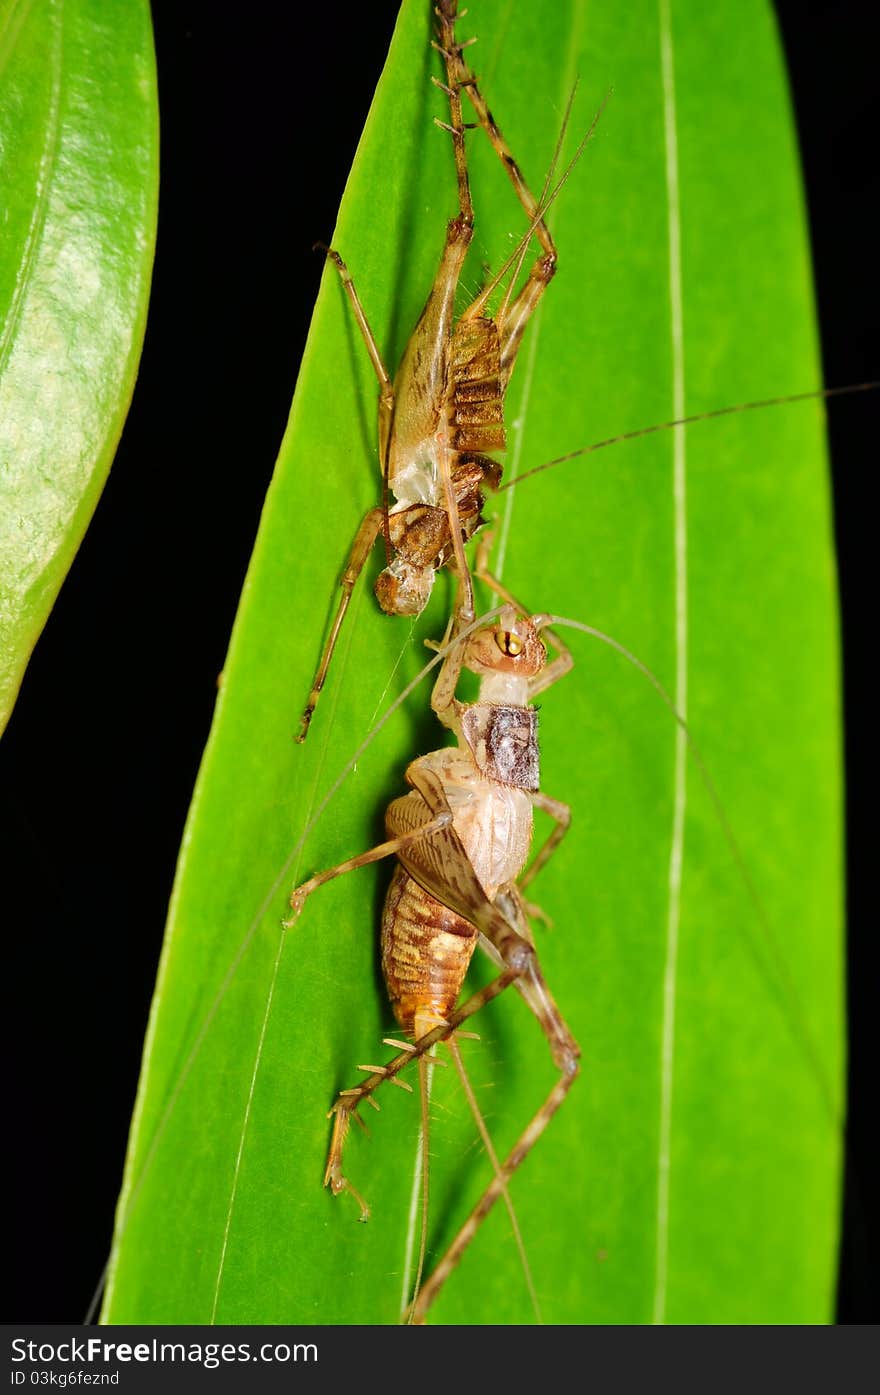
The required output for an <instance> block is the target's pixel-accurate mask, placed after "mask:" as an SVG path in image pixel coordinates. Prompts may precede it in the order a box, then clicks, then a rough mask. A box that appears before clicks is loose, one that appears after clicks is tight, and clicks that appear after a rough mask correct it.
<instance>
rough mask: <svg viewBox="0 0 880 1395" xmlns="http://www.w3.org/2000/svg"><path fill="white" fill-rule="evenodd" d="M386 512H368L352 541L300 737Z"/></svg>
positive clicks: (306, 729)
mask: <svg viewBox="0 0 880 1395" xmlns="http://www.w3.org/2000/svg"><path fill="white" fill-rule="evenodd" d="M384 516H385V511H384V509H382V508H381V507H380V508H376V509H370V512H369V513H368V514H367V515H366V517H365V518H364V521H363V523H362V524H361V526H360V527H359V528H358V530H357V533H356V534H355V539H354V542H353V544H352V548H351V553H350V554H349V558H348V562H347V563H346V566H345V571H344V572H343V573H342V580H341V582H340V587H341V590H342V595H341V596H340V598H339V605H338V607H337V609H336V615H335V617H334V620H333V624H332V625H331V627H330V633H329V635H328V636H327V639H326V642H325V644H324V649H323V652H322V654H321V658H320V661H319V663H318V668H317V671H316V673H315V677H314V679H313V680H312V688H311V692H310V693H309V700H308V702H307V703H306V706H305V711H304V712H303V714H302V719H301V721H300V724H299V731H298V732H297V734H296V740H297V741H300V742H302V741H305V739H306V737H307V736H308V732H309V726H310V724H311V720H312V714H313V713H314V711H315V708H316V707H317V705H318V699H319V697H320V696H321V690H322V688H323V687H324V683H325V681H326V678H327V670H328V669H329V667H330V660H331V659H332V658H333V651H334V650H335V648H336V641H337V640H338V638H339V631H340V630H341V628H342V622H343V620H344V619H345V612H346V611H347V610H348V605H349V601H350V600H351V593H352V591H353V590H354V587H355V583H356V581H357V579H358V577H359V576H360V574H361V572H362V571H363V567H364V563H365V562H366V560H367V557H368V556H369V554H370V550H371V548H372V546H373V544H374V542H375V541H376V538H377V536H378V534H379V529H380V528H381V527H382V522H383V519H384Z"/></svg>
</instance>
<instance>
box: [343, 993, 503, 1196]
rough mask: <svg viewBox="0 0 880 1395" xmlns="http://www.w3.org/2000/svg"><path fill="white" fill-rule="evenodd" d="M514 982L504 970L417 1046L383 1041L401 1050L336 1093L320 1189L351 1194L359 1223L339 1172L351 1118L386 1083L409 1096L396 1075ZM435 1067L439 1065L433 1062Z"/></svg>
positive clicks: (406, 1086) (367, 1068) (406, 1084)
mask: <svg viewBox="0 0 880 1395" xmlns="http://www.w3.org/2000/svg"><path fill="white" fill-rule="evenodd" d="M514 979H515V974H514V973H513V972H512V971H510V970H505V971H504V972H503V973H501V974H499V975H498V977H497V978H495V979H493V980H492V982H491V983H488V984H487V985H486V987H485V988H482V989H480V991H479V992H478V993H474V994H473V995H472V996H471V997H470V998H468V1000H467V1002H465V1003H463V1004H462V1006H461V1007H460V1008H456V1010H455V1012H453V1013H451V1014H450V1017H449V1020H448V1021H447V1022H444V1023H441V1024H440V1025H439V1026H437V1027H435V1028H434V1030H433V1031H431V1032H428V1033H426V1034H425V1036H422V1037H420V1038H419V1040H418V1041H417V1042H413V1043H409V1042H401V1041H395V1040H393V1039H391V1038H386V1039H385V1040H386V1044H387V1045H389V1046H394V1045H396V1046H399V1047H401V1048H402V1049H401V1050H400V1051H399V1053H398V1054H397V1055H396V1056H394V1057H393V1058H392V1059H391V1060H390V1061H389V1062H388V1064H387V1065H384V1066H370V1065H363V1066H359V1067H358V1069H359V1070H363V1071H369V1072H370V1074H369V1075H368V1077H367V1079H366V1080H363V1081H361V1083H360V1085H356V1086H354V1087H353V1088H352V1089H350V1090H341V1091H340V1092H339V1095H338V1096H337V1098H336V1101H335V1103H334V1105H333V1107H332V1109H331V1110H330V1115H331V1116H332V1117H333V1134H332V1137H331V1139H330V1151H329V1153H328V1156H327V1167H326V1170H325V1172H324V1186H325V1187H329V1188H330V1190H331V1191H332V1192H333V1195H334V1196H338V1195H339V1193H340V1192H343V1191H348V1192H351V1194H352V1196H353V1197H354V1198H355V1200H356V1201H357V1203H358V1205H359V1206H360V1208H361V1216H360V1219H361V1220H362V1221H365V1220H367V1219H368V1218H369V1214H370V1210H369V1206H368V1205H367V1203H366V1201H365V1200H364V1198H363V1197H362V1196H361V1195H360V1193H359V1192H358V1191H356V1190H355V1188H354V1187H353V1186H352V1184H351V1182H350V1181H349V1180H348V1178H347V1177H346V1175H345V1172H344V1169H343V1151H344V1148H345V1141H346V1138H347V1136H348V1131H349V1128H350V1126H351V1120H352V1118H356V1119H357V1120H358V1122H359V1123H362V1120H361V1119H360V1116H359V1115H358V1113H357V1110H358V1107H359V1106H360V1105H361V1104H362V1103H364V1102H365V1101H366V1102H367V1103H368V1104H371V1105H372V1106H373V1108H374V1109H378V1108H379V1105H378V1102H377V1101H376V1100H375V1099H374V1098H373V1096H374V1095H375V1092H376V1091H377V1090H378V1089H379V1086H380V1085H384V1084H386V1083H389V1084H396V1085H398V1086H400V1087H401V1088H402V1089H404V1090H407V1091H409V1092H411V1091H412V1086H411V1085H410V1084H409V1082H408V1081H405V1080H399V1079H398V1075H399V1073H400V1071H402V1070H403V1069H404V1067H405V1066H408V1065H410V1064H411V1063H412V1062H414V1061H418V1060H419V1059H420V1057H424V1056H426V1054H427V1053H428V1052H430V1050H431V1048H432V1047H433V1046H435V1045H436V1043H437V1042H438V1041H446V1040H447V1039H448V1038H449V1037H450V1036H451V1035H452V1033H453V1032H454V1031H455V1030H456V1028H457V1027H460V1026H461V1024H462V1023H463V1022H466V1021H467V1019H468V1018H469V1017H472V1016H473V1015H474V1013H476V1012H479V1011H480V1009H481V1008H482V1007H484V1006H485V1005H486V1003H488V1002H491V1000H492V999H493V998H496V997H497V996H498V994H499V993H503V991H504V989H505V988H507V987H508V986H509V985H510V984H511V983H512V982H513V981H514ZM428 1062H429V1064H430V1063H431V1058H430V1057H428ZM435 1064H439V1063H438V1062H435Z"/></svg>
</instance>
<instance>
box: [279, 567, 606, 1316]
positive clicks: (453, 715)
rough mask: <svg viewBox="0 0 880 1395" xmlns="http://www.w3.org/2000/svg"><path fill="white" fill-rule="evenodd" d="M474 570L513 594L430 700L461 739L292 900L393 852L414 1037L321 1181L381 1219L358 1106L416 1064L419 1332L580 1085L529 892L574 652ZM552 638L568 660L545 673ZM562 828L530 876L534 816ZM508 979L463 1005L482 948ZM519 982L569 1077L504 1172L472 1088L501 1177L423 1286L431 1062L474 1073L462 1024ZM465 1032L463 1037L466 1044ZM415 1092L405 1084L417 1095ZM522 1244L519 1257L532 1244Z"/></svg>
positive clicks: (466, 644) (372, 1080) (338, 1108)
mask: <svg viewBox="0 0 880 1395" xmlns="http://www.w3.org/2000/svg"><path fill="white" fill-rule="evenodd" d="M478 575H480V576H481V578H482V579H484V580H487V581H488V583H489V584H490V585H491V586H493V588H494V589H495V590H496V591H497V592H498V593H499V594H500V595H501V596H502V598H503V599H504V601H505V605H504V606H503V608H502V609H501V612H500V614H499V615H498V618H497V619H496V620H494V621H492V622H490V623H482V622H479V623H477V624H476V625H472V626H471V627H470V629H469V630H468V629H466V630H464V631H463V632H461V633H460V634H459V636H458V638H457V640H456V641H455V642H454V643H453V644H452V647H451V648H450V650H449V652H448V653H447V655H446V658H445V660H444V662H443V666H442V668H441V670H440V674H439V677H438V678H437V681H436V683H435V686H434V690H433V694H432V698H431V705H432V707H433V709H434V712H435V714H436V715H437V717H438V718H439V719H440V721H441V722H442V723H443V725H444V726H445V727H447V728H448V729H449V730H450V731H451V732H452V733H453V734H454V736H455V738H456V742H457V744H456V745H455V746H451V747H446V748H444V749H442V750H438V751H433V752H431V753H430V754H429V755H425V756H420V757H419V758H418V759H416V760H414V761H412V762H411V763H410V765H408V766H407V769H406V772H405V778H406V781H407V783H408V784H409V785H410V786H411V787H412V788H411V791H410V793H409V794H407V795H404V796H403V797H402V798H400V799H396V800H394V802H393V803H392V804H391V805H390V806H389V808H388V810H387V812H386V816H385V826H386V831H387V833H388V841H387V842H384V843H381V844H380V845H379V846H378V847H375V848H371V849H370V850H369V851H368V852H364V853H361V854H360V855H359V856H357V857H353V858H351V859H350V860H349V861H347V862H343V863H340V864H339V865H338V866H337V867H333V868H331V869H330V870H329V871H326V872H322V873H320V874H318V875H317V876H314V877H312V878H311V879H310V880H309V881H306V882H304V883H303V884H302V885H301V886H299V887H297V889H296V890H295V891H294V892H293V894H292V896H291V906H292V907H293V916H292V918H291V920H290V921H288V922H287V924H288V925H292V924H293V923H294V921H295V920H296V919H297V918H298V916H299V915H300V913H301V911H302V909H303V906H304V904H305V901H306V898H307V897H308V896H309V895H310V894H311V893H312V892H313V891H315V890H316V889H317V888H318V887H319V886H321V885H323V884H324V883H325V882H327V881H330V880H331V879H332V878H334V877H337V876H340V875H341V874H342V873H343V872H349V871H353V870H355V869H356V868H358V867H364V866H367V865H368V864H369V863H372V862H375V861H377V860H378V859H379V858H384V857H396V858H397V862H398V866H397V869H396V871H395V873H394V876H393V878H392V880H391V885H390V887H389V889H388V894H387V897H386V900H385V909H384V913H383V917H382V969H383V973H384V976H385V983H386V986H387V989H388V994H389V997H390V999H391V1003H392V1006H393V1009H394V1014H395V1017H396V1019H397V1022H398V1023H399V1025H400V1027H401V1029H402V1030H403V1032H404V1033H405V1034H406V1035H407V1037H409V1038H411V1039H412V1041H411V1042H409V1041H407V1042H393V1041H390V1040H389V1041H388V1044H389V1045H397V1046H398V1047H399V1048H400V1049H399V1052H398V1054H397V1055H396V1056H395V1057H394V1059H393V1060H392V1061H390V1062H389V1063H388V1065H387V1066H371V1065H365V1066H361V1067H359V1069H361V1070H365V1071H367V1072H368V1078H367V1080H366V1081H364V1083H363V1084H361V1085H359V1086H357V1087H355V1088H353V1089H349V1090H343V1091H342V1093H341V1094H340V1095H339V1098H338V1099H337V1101H336V1103H335V1105H334V1106H333V1110H332V1113H333V1115H334V1125H333V1135H332V1141H331V1144H330V1154H329V1158H328V1161H327V1170H326V1175H325V1179H324V1180H325V1184H326V1185H327V1186H329V1187H330V1188H331V1189H332V1191H333V1192H334V1194H337V1195H338V1194H339V1193H340V1192H343V1191H349V1192H351V1193H352V1195H353V1196H354V1197H355V1198H356V1200H357V1201H358V1203H359V1205H360V1208H361V1218H362V1219H364V1220H366V1218H367V1216H368V1214H369V1209H368V1206H367V1203H366V1202H365V1201H364V1200H363V1198H362V1197H361V1196H360V1195H359V1193H358V1192H357V1190H356V1189H355V1187H354V1186H353V1184H352V1183H351V1182H350V1181H349V1179H348V1177H347V1176H346V1175H345V1172H344V1171H343V1147H344V1143H345V1138H346V1134H347V1132H348V1128H349V1124H350V1122H351V1119H352V1117H353V1116H354V1115H355V1114H356V1111H357V1109H358V1106H359V1105H360V1104H361V1103H362V1102H364V1101H367V1102H369V1103H370V1104H374V1105H375V1101H374V1099H373V1095H374V1093H375V1091H376V1090H377V1089H378V1087H379V1086H380V1085H381V1084H383V1083H384V1082H386V1081H390V1082H392V1083H397V1084H399V1083H401V1082H400V1081H399V1080H398V1074H399V1072H400V1071H401V1070H402V1069H403V1068H404V1067H405V1066H407V1065H409V1064H410V1063H411V1062H413V1061H416V1060H417V1061H418V1063H419V1070H420V1087H421V1098H422V1150H423V1158H422V1179H423V1185H424V1192H423V1215H422V1249H421V1257H420V1262H419V1268H418V1275H417V1278H416V1282H415V1294H414V1297H413V1301H412V1304H411V1308H410V1318H411V1320H412V1321H415V1322H420V1321H422V1320H423V1319H424V1316H425V1313H426V1312H427V1310H428V1308H429V1306H430V1304H431V1303H432V1302H433V1300H434V1298H435V1297H436V1295H437V1293H438V1292H439V1290H440V1287H441V1285H442V1284H443V1283H444V1281H445V1280H446V1278H447V1277H448V1275H449V1273H450V1272H451V1271H452V1269H453V1268H454V1267H455V1265H456V1264H457V1263H458V1261H459V1259H460V1258H461V1255H462V1253H463V1251H464V1250H465V1248H466V1247H467V1245H468V1244H469V1242H470V1241H471V1239H472V1238H473V1236H474V1235H475V1233H476V1231H477V1229H478V1227H479V1225H480V1223H481V1221H482V1220H483V1218H484V1217H485V1216H486V1215H487V1213H488V1212H489V1210H490V1208H491V1207H492V1205H493V1204H494V1203H495V1201H497V1200H498V1198H499V1197H500V1196H504V1197H505V1200H506V1202H507V1205H508V1209H509V1210H510V1211H511V1218H512V1220H513V1223H514V1229H515V1234H516V1235H517V1240H518V1242H519V1235H518V1231H517V1228H516V1221H515V1217H514V1216H513V1211H512V1205H511V1203H510V1200H509V1197H508V1195H507V1181H508V1179H509V1178H510V1176H511V1175H512V1174H513V1172H514V1171H515V1170H516V1169H517V1168H518V1167H519V1165H520V1163H521V1162H522V1161H523V1159H524V1158H525V1156H526V1154H527V1153H528V1152H529V1150H530V1149H531V1148H532V1146H533V1145H534V1143H535V1142H536V1141H537V1139H538V1138H539V1137H540V1135H541V1133H542V1132H543V1130H544V1129H545V1128H546V1126H547V1124H548V1123H549V1121H550V1119H551V1118H552V1116H553V1115H554V1114H555V1113H556V1110H557V1109H558V1108H559V1106H560V1105H561V1104H562V1101H563V1100H564V1098H565V1096H566V1094H567V1093H568V1090H569V1088H570V1087H571V1084H572V1082H573V1080H574V1078H575V1075H576V1074H577V1070H578V1057H579V1055H580V1052H579V1049H578V1046H577V1043H576V1042H575V1040H574V1038H573V1037H572V1035H571V1033H570V1031H569V1029H568V1027H567V1026H566V1024H565V1022H564V1021H563V1019H562V1016H561V1014H560V1013H559V1010H558V1008H557V1007H556V1004H555V1003H554V1001H553V998H552V996H551V994H550V991H549V989H548V987H547V984H546V982H545V980H544V977H543V975H542V973H541V968H540V965H539V962H538V956H537V952H536V950H535V946H534V941H533V938H532V934H531V930H530V927H529V922H528V913H529V912H532V913H533V914H534V913H535V908H533V907H531V906H530V905H529V904H528V903H527V902H526V901H525V900H524V898H523V890H524V888H525V887H526V886H527V885H528V884H529V882H531V881H532V879H533V878H534V877H535V876H536V875H537V873H538V872H539V871H540V869H541V868H542V867H543V866H544V865H545V863H546V862H547V860H548V858H549V857H550V856H551V855H552V853H553V852H554V850H555V848H556V847H557V845H558V844H559V842H560V840H561V839H562V837H563V836H564V834H565V832H566V830H567V828H568V825H569V809H568V806H567V805H566V804H563V803H561V802H560V801H559V800H557V799H551V798H550V797H549V796H548V795H545V794H543V793H542V792H541V790H540V788H539V753H538V739H537V712H536V709H535V707H534V706H533V705H532V704H533V699H534V698H535V696H536V695H537V694H538V693H540V692H542V691H543V690H544V689H545V688H548V687H549V686H550V685H551V684H552V683H554V682H555V681H556V680H557V679H558V678H560V677H562V676H563V675H564V674H565V673H567V672H568V671H569V669H570V668H571V656H570V654H569V651H568V649H567V648H566V647H565V646H564V645H563V644H562V642H561V641H560V640H559V639H558V637H557V636H556V635H555V634H553V633H552V632H551V631H549V630H548V629H547V625H548V623H549V616H546V615H537V616H533V617H529V616H528V615H527V614H524V613H523V612H522V610H521V608H519V607H517V606H516V605H515V603H514V601H513V597H511V596H509V594H508V593H507V592H506V591H504V589H503V588H502V587H501V586H500V584H499V583H497V582H495V581H494V579H492V578H490V577H488V576H487V574H486V573H485V572H484V571H483V570H482V568H480V570H479V572H478ZM542 632H543V633H544V634H545V635H547V636H548V638H549V639H550V640H551V642H552V644H553V647H554V648H555V650H556V655H555V657H554V658H553V659H552V661H551V662H549V663H548V662H547V650H546V649H545V646H544V643H543V641H542V638H541V635H542ZM463 668H465V669H469V670H470V671H471V672H472V673H475V674H477V675H478V676H479V678H480V691H479V698H478V700H477V701H476V702H473V703H464V702H461V701H459V700H458V699H457V698H456V696H455V691H456V686H457V684H458V679H459V676H460V674H461V671H462V669H463ZM536 808H538V809H542V810H543V811H544V812H545V813H546V814H548V815H549V816H550V817H551V818H552V819H553V820H554V823H555V827H554V829H553V831H552V832H551V833H550V835H549V837H548V838H547V840H546V842H545V843H544V844H543V846H542V847H541V849H540V850H539V852H538V853H537V855H536V856H535V858H534V859H533V860H532V862H531V864H530V865H529V867H528V868H527V870H525V871H524V870H523V869H524V868H525V866H526V861H527V859H528V855H529V849H530V846H531V841H532V817H533V811H534V810H535V809H536ZM478 942H479V943H480V944H481V945H482V946H483V948H484V949H485V950H486V951H487V952H488V953H489V954H490V955H491V957H492V958H493V959H494V960H495V962H496V963H497V964H498V965H499V967H500V970H501V972H500V973H499V974H498V976H497V977H496V978H495V979H494V980H492V981H491V982H490V983H489V984H488V985H487V986H486V987H484V988H483V989H481V990H479V991H478V992H475V993H474V994H473V995H472V996H471V997H470V998H468V999H467V1000H466V1001H465V1002H464V1003H463V1004H462V1005H461V1006H457V1002H458V997H459V994H460V992H461V988H462V985H463V982H464V978H465V974H466V972H467V969H468V965H469V963H470V960H471V956H472V955H473V952H474V949H475V948H476V945H477V943H478ZM510 984H515V985H516V987H517V988H518V989H519V991H520V993H521V994H522V996H523V998H524V999H525V1001H526V1003H527V1004H528V1006H529V1008H530V1009H531V1011H532V1012H533V1013H534V1015H535V1017H536V1018H537V1020H538V1022H539V1024H540V1026H541V1028H542V1030H543V1032H544V1035H545V1036H546V1038H547V1042H548V1045H549V1047H550V1050H551V1053H552V1055H553V1060H554V1062H555V1064H556V1066H557V1067H558V1069H559V1073H560V1074H559V1079H558V1081H557V1083H556V1084H555V1085H554V1086H553V1088H552V1089H551V1091H550V1093H549V1095H548V1096H547V1098H546V1100H545V1102H544V1104H543V1105H542V1107H541V1108H540V1109H539V1111H538V1113H537V1114H536V1115H535V1117H534V1118H533V1119H532V1120H531V1122H530V1123H529V1125H528V1127H527V1128H526V1129H525V1130H524V1132H523V1133H522V1135H521V1136H520V1138H519V1139H518V1141H517V1142H516V1144H515V1146H514V1147H513V1149H512V1150H511V1152H510V1154H509V1156H508V1157H507V1159H506V1160H505V1161H504V1162H503V1163H499V1161H498V1159H497V1157H496V1156H495V1153H494V1149H493V1148H492V1145H491V1141H490V1140H489V1137H488V1133H487V1130H486V1128H485V1125H484V1123H483V1121H482V1118H481V1116H480V1114H479V1111H478V1109H477V1106H476V1102H475V1100H474V1097H473V1094H472V1092H470V1091H469V1089H468V1086H467V1082H466V1079H465V1080H464V1081H463V1083H464V1085H465V1093H466V1095H467V1097H468V1102H469V1104H470V1106H471V1108H472V1110H473V1111H474V1114H475V1118H476V1120H477V1126H478V1128H479V1130H480V1133H481V1136H482V1138H483V1142H484V1144H485V1146H486V1149H487V1152H488V1154H489V1157H490V1159H491V1161H492V1164H493V1167H494V1169H495V1177H494V1179H493V1180H492V1181H491V1182H490V1184H489V1186H488V1187H487V1188H486V1190H485V1192H484V1193H483V1195H482V1197H481V1198H480V1200H479V1201H478V1203H477V1205H476V1206H475V1208H474V1209H473V1211H472V1213H471V1215H470V1216H469V1217H468V1219H467V1220H466V1222H465V1224H464V1225H463V1226H462V1228H461V1230H460V1231H459V1233H458V1235H457V1236H456V1237H455V1239H454V1240H453V1242H452V1244H451V1245H450V1246H449V1249H448V1250H447V1252H446V1254H445V1255H444V1256H443V1258H442V1259H441V1260H440V1261H439V1263H438V1264H437V1265H436V1267H435V1268H434V1270H433V1272H432V1273H431V1275H430V1276H429V1278H428V1279H427V1280H426V1282H425V1283H424V1284H423V1285H421V1284H420V1277H421V1270H422V1263H423V1260H424V1247H425V1234H426V1213H427V1179H428V1165H427V1159H428V1152H427V1148H428V1142H427V1140H428V1115H427V1096H428V1089H427V1069H428V1067H429V1065H431V1064H432V1063H433V1061H434V1058H433V1057H432V1056H431V1055H429V1054H427V1053H429V1051H430V1049H431V1048H432V1047H433V1046H434V1044H435V1043H436V1042H439V1041H445V1042H446V1043H447V1045H448V1046H449V1048H450V1050H451V1052H452V1055H453V1060H454V1062H455V1064H456V1066H457V1068H458V1069H459V1072H460V1073H461V1074H462V1075H463V1067H462V1063H461V1057H460V1054H459V1051H458V1047H457V1044H456V1033H457V1029H458V1028H460V1027H461V1025H462V1023H464V1022H465V1021H467V1019H468V1018H470V1017H472V1016H473V1015H474V1013H476V1012H478V1011H479V1009H480V1008H482V1007H483V1006H484V1005H485V1004H486V1003H488V1002H489V1001H490V1000H491V999H492V998H495V997H497V996H498V994H499V993H501V992H502V991H503V990H504V989H505V988H507V987H508V986H509V985H510ZM462 1035H466V1034H462ZM405 1088H409V1087H407V1086H405ZM520 1247H521V1246H520Z"/></svg>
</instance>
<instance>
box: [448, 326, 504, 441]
mask: <svg viewBox="0 0 880 1395" xmlns="http://www.w3.org/2000/svg"><path fill="white" fill-rule="evenodd" d="M452 376H453V391H452V404H453V426H454V434H453V439H452V444H453V446H454V447H455V449H456V450H458V451H477V452H480V451H487V450H504V446H505V434H504V391H503V387H502V382H501V349H500V345H499V340H498V327H497V325H496V324H495V322H494V320H489V319H483V318H480V319H474V320H464V321H461V322H460V323H459V324H457V325H456V327H455V333H454V335H453V338H452Z"/></svg>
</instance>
